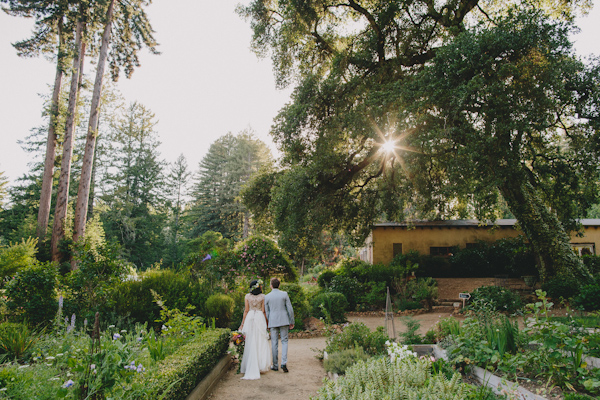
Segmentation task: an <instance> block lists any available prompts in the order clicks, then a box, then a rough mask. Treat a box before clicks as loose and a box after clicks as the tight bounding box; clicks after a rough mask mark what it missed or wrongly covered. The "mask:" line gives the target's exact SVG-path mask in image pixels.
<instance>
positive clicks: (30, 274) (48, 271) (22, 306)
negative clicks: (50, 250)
mask: <svg viewBox="0 0 600 400" xmlns="http://www.w3.org/2000/svg"><path fill="white" fill-rule="evenodd" d="M57 277H58V271H57V270H56V266H55V265H54V264H51V263H40V264H34V265H31V266H28V267H25V268H23V269H22V270H20V271H19V272H18V273H17V274H16V275H15V277H14V279H12V280H11V281H10V282H9V283H8V284H7V285H6V296H7V297H8V301H7V306H8V308H9V310H10V311H11V312H12V313H13V314H14V315H15V316H16V317H17V318H18V319H21V320H23V321H25V320H26V321H28V322H29V323H31V324H34V325H39V324H45V323H49V322H50V321H51V320H52V318H53V317H54V315H55V314H56V311H57V309H58V302H57V301H56V293H55V289H56V286H57V283H58V280H57Z"/></svg>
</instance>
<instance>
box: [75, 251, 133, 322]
mask: <svg viewBox="0 0 600 400" xmlns="http://www.w3.org/2000/svg"><path fill="white" fill-rule="evenodd" d="M76 246H77V247H76V252H75V259H76V260H77V265H78V268H77V269H76V270H74V271H72V272H71V273H69V274H68V275H67V276H66V277H65V279H64V281H65V284H66V286H67V287H68V293H67V294H66V295H65V301H66V302H68V303H70V304H71V306H72V307H74V309H75V310H76V312H77V314H78V315H79V316H80V317H82V318H87V319H88V320H90V321H92V320H93V319H94V314H95V313H96V312H98V311H106V310H111V309H112V308H113V307H114V306H115V304H114V303H113V301H114V298H113V291H114V290H115V287H116V286H117V285H118V284H119V283H120V282H121V281H122V280H123V279H124V278H125V276H126V274H127V273H128V272H130V269H129V266H128V265H127V263H126V262H124V261H123V260H121V258H120V257H119V256H118V249H117V248H115V247H113V246H104V247H100V248H97V249H96V250H95V251H92V250H91V249H90V248H89V244H87V243H84V244H81V245H79V244H78V245H76Z"/></svg>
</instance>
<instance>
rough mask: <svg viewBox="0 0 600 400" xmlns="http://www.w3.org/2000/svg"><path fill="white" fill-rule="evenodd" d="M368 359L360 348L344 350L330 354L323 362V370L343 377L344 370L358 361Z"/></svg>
mask: <svg viewBox="0 0 600 400" xmlns="http://www.w3.org/2000/svg"><path fill="white" fill-rule="evenodd" d="M369 358H370V357H369V355H368V354H367V353H365V351H364V350H363V348H362V347H360V346H357V347H355V348H353V349H346V350H342V351H338V352H336V353H331V354H328V355H327V358H326V359H324V360H323V368H324V369H325V371H327V372H331V373H333V374H339V375H343V374H345V373H346V370H347V369H348V368H350V367H351V366H353V365H354V364H356V363H357V362H358V361H366V360H368V359H369Z"/></svg>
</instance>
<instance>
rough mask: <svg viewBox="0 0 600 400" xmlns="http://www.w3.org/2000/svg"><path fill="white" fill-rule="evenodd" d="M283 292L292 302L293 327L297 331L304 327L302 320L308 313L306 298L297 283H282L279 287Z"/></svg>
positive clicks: (302, 289)
mask: <svg viewBox="0 0 600 400" xmlns="http://www.w3.org/2000/svg"><path fill="white" fill-rule="evenodd" d="M279 289H281V290H282V291H284V292H287V294H288V295H289V296H290V301H291V302H292V308H293V309H294V325H295V328H297V329H302V327H303V326H304V322H303V321H304V320H305V319H306V318H307V317H308V315H309V313H310V307H309V304H308V298H307V296H306V292H305V291H304V288H303V287H302V286H300V285H299V284H297V283H286V282H284V283H282V284H281V285H280V286H279Z"/></svg>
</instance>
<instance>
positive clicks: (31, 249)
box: [0, 238, 37, 286]
mask: <svg viewBox="0 0 600 400" xmlns="http://www.w3.org/2000/svg"><path fill="white" fill-rule="evenodd" d="M36 253H37V239H32V238H28V239H27V240H25V239H21V242H20V243H15V244H11V245H9V246H6V247H5V246H0V286H2V285H3V284H4V281H5V280H6V279H7V278H8V277H11V276H13V275H14V274H15V273H16V272H17V271H19V270H20V269H23V268H25V267H30V266H32V265H34V264H36V263H37V260H36V258H35V255H36Z"/></svg>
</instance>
